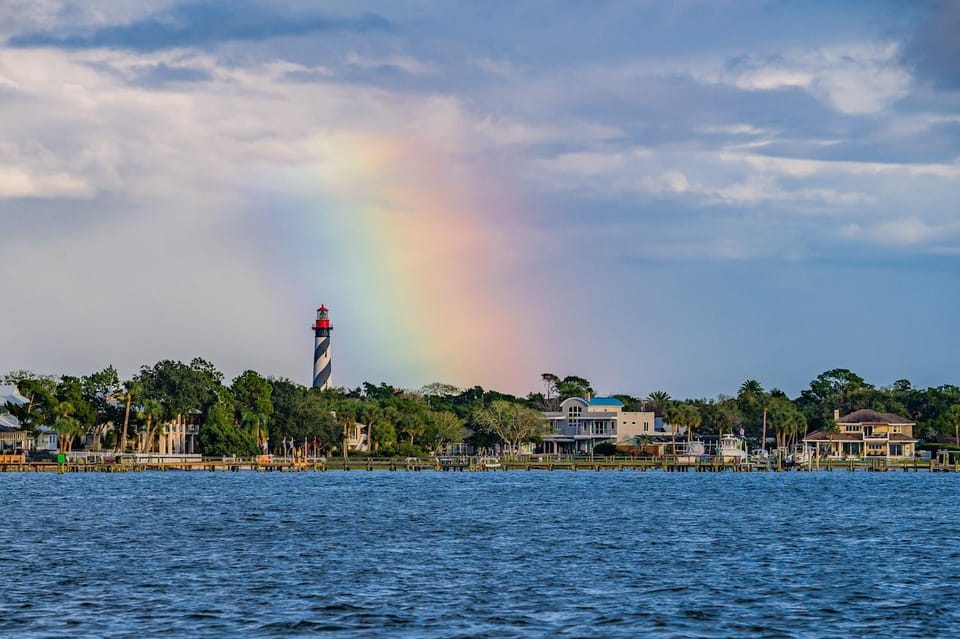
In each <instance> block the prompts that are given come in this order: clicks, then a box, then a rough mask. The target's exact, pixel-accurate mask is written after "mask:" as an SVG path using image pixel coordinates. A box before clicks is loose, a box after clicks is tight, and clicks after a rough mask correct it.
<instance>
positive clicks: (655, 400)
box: [645, 390, 670, 417]
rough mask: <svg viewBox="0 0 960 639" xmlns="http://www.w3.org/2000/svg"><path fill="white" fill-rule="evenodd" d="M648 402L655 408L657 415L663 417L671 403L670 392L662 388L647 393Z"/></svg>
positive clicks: (654, 411)
mask: <svg viewBox="0 0 960 639" xmlns="http://www.w3.org/2000/svg"><path fill="white" fill-rule="evenodd" d="M645 401H646V403H647V404H648V405H649V406H650V408H652V409H653V413H654V414H655V415H656V416H657V417H663V416H664V413H665V412H666V410H667V407H668V406H669V405H670V393H668V392H666V391H662V390H658V391H653V392H652V393H650V394H649V395H647V399H646V400H645Z"/></svg>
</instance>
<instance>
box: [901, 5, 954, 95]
mask: <svg viewBox="0 0 960 639" xmlns="http://www.w3.org/2000/svg"><path fill="white" fill-rule="evenodd" d="M925 9H926V10H925V11H923V14H922V17H921V18H920V19H919V22H918V23H917V28H916V30H915V31H914V32H913V33H912V34H911V36H910V37H909V38H908V39H907V41H906V44H905V46H904V51H903V61H904V62H905V63H906V64H908V65H910V66H912V67H913V68H914V70H915V71H916V73H917V74H918V75H919V76H921V77H923V78H926V79H928V80H931V81H933V82H934V83H935V84H936V85H937V86H940V87H943V88H949V89H960V2H958V1H957V0H928V1H927V2H926V3H925Z"/></svg>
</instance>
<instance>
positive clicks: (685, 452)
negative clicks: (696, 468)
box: [677, 439, 710, 464]
mask: <svg viewBox="0 0 960 639" xmlns="http://www.w3.org/2000/svg"><path fill="white" fill-rule="evenodd" d="M706 452H707V451H706V447H705V446H704V445H703V442H702V441H700V440H699V439H695V440H693V441H691V442H684V444H683V448H682V449H681V450H680V451H679V452H678V453H677V462H678V463H680V464H693V463H696V462H700V461H709V459H710V458H709V455H707V454H706Z"/></svg>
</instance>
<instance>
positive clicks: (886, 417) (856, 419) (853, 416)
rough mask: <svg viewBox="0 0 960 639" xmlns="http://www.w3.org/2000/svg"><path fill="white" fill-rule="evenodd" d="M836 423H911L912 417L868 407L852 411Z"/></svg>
mask: <svg viewBox="0 0 960 639" xmlns="http://www.w3.org/2000/svg"><path fill="white" fill-rule="evenodd" d="M837 423H838V424H913V423H914V421H913V420H912V419H907V418H906V417H900V416H899V415H894V414H893V413H878V412H877V411H875V410H870V409H869V408H863V409H861V410H857V411H854V412H852V413H850V414H849V415H844V416H843V417H841V418H840V419H838V420H837Z"/></svg>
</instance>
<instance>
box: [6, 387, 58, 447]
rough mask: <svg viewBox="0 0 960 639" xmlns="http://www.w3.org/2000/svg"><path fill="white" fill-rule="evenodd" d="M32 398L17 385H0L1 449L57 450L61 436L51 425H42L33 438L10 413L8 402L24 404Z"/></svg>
mask: <svg viewBox="0 0 960 639" xmlns="http://www.w3.org/2000/svg"><path fill="white" fill-rule="evenodd" d="M29 401H30V400H28V399H27V398H26V397H24V396H23V395H21V394H20V392H19V391H18V390H17V387H16V386H0V450H31V449H37V450H53V451H55V450H57V444H58V442H59V438H58V437H57V433H56V431H54V430H53V429H52V428H50V427H49V426H40V427H39V428H38V429H37V435H36V437H34V438H31V437H30V436H29V435H28V434H27V432H26V431H25V430H21V425H20V420H18V419H17V418H16V417H14V416H13V415H11V414H10V411H9V410H7V408H6V406H7V403H8V402H9V403H11V404H16V405H18V406H23V405H24V404H27V403H28V402H29Z"/></svg>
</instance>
